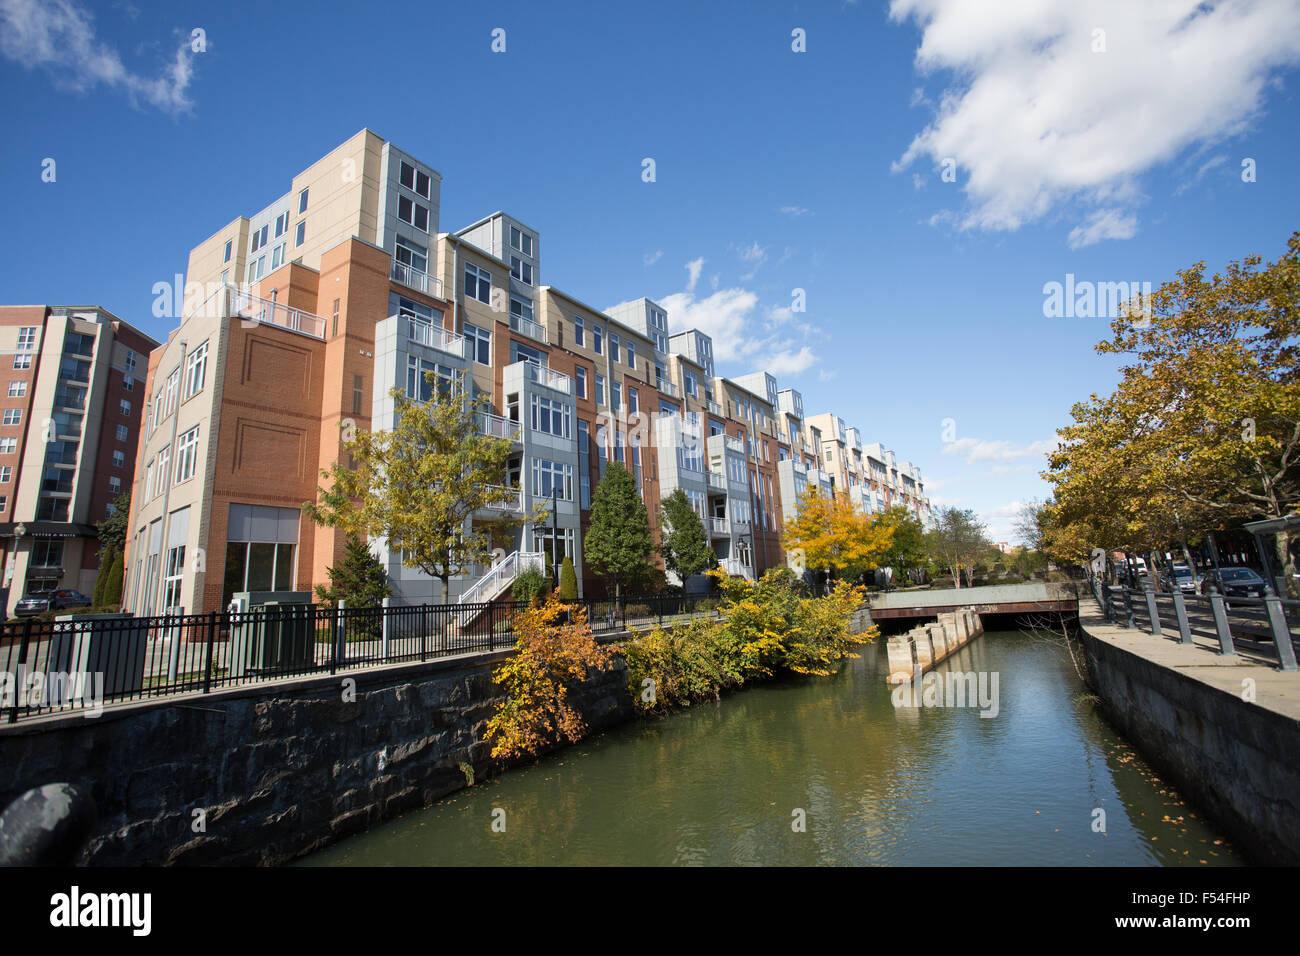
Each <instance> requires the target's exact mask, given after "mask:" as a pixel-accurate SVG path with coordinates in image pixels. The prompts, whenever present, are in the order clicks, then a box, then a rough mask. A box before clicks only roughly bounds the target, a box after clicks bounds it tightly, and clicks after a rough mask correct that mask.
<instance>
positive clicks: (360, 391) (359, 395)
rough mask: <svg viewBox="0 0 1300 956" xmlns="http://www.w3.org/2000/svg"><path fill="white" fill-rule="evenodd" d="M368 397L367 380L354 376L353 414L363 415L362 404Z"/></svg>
mask: <svg viewBox="0 0 1300 956" xmlns="http://www.w3.org/2000/svg"><path fill="white" fill-rule="evenodd" d="M365 397H366V380H365V378H364V377H362V376H360V375H353V376H352V414H353V415H360V414H361V403H362V402H363V401H364V400H365Z"/></svg>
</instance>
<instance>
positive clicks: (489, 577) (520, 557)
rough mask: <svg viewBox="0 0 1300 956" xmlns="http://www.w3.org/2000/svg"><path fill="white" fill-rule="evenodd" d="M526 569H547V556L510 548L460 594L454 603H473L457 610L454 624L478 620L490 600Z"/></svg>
mask: <svg viewBox="0 0 1300 956" xmlns="http://www.w3.org/2000/svg"><path fill="white" fill-rule="evenodd" d="M529 568H536V569H537V570H538V571H545V570H546V556H545V555H544V554H543V553H542V552H541V551H511V552H510V553H509V554H508V555H506V556H505V557H504V558H503V559H502V560H501V561H498V562H497V563H496V564H494V565H493V566H492V568H491V569H490V570H489V571H488V573H487V574H485V575H483V576H482V577H481V578H479V579H478V580H477V581H475V582H474V584H473V585H472V586H470V587H469V588H467V589H466V590H465V592H464V593H463V594H461V596H460V598H459V599H458V601H457V603H459V604H473V605H476V606H475V607H469V608H465V609H464V610H463V611H458V612H457V613H456V625H457V627H459V628H461V629H462V630H463V629H464V628H466V627H468V626H469V625H470V624H472V623H473V622H474V621H475V620H477V619H478V617H479V615H481V614H482V613H483V612H484V611H485V610H487V607H488V605H489V604H491V602H493V601H495V600H496V599H497V598H499V597H501V595H502V594H504V593H505V591H506V589H507V588H509V587H510V585H512V584H513V583H514V580H515V578H517V577H518V576H519V575H520V574H521V573H522V572H524V571H526V570H528V569H529Z"/></svg>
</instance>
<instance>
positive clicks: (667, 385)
mask: <svg viewBox="0 0 1300 956" xmlns="http://www.w3.org/2000/svg"><path fill="white" fill-rule="evenodd" d="M655 387H656V388H657V389H659V391H661V392H663V393H664V394H665V395H667V396H669V397H671V398H681V397H682V390H681V389H680V388H678V387H677V386H676V385H674V384H673V383H672V382H670V381H668V379H666V378H661V379H659V380H657V381H656V382H655Z"/></svg>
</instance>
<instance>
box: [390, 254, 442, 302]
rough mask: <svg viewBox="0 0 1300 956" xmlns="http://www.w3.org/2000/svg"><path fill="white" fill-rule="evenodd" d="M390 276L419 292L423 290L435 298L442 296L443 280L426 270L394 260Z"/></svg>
mask: <svg viewBox="0 0 1300 956" xmlns="http://www.w3.org/2000/svg"><path fill="white" fill-rule="evenodd" d="M388 275H389V277H390V278H391V279H392V280H393V281H394V282H400V283H401V284H402V285H404V286H406V287H407V288H408V289H414V290H415V291H417V292H423V293H424V294H425V295H431V296H433V297H434V298H435V299H441V298H442V280H441V279H439V278H437V277H436V276H431V275H429V274H428V273H426V272H421V271H420V270H419V269H416V268H413V267H412V266H408V265H407V264H406V263H404V262H398V261H397V260H396V259H394V260H393V267H392V269H390V270H389V273H388Z"/></svg>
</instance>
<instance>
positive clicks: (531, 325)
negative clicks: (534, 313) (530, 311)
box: [510, 315, 546, 344]
mask: <svg viewBox="0 0 1300 956" xmlns="http://www.w3.org/2000/svg"><path fill="white" fill-rule="evenodd" d="M510 330H511V331H512V332H518V333H519V334H520V335H526V336H528V337H529V338H530V339H535V340H536V341H538V342H541V343H543V344H546V327H545V326H542V325H538V324H537V323H536V322H533V321H532V320H531V319H525V318H523V317H522V316H518V315H511V316H510Z"/></svg>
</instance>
